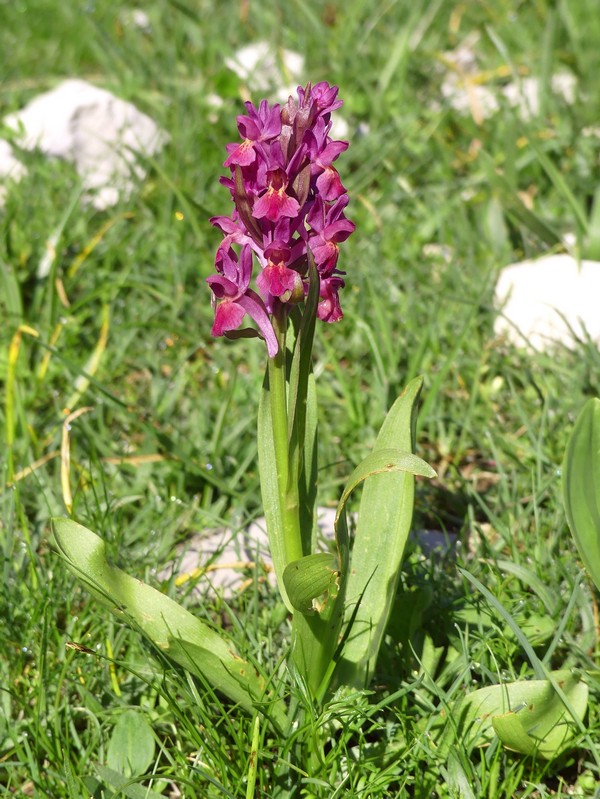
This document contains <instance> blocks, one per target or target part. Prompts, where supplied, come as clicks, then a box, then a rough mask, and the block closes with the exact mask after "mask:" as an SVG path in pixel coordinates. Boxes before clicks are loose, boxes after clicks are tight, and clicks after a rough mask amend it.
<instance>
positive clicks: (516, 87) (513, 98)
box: [502, 72, 577, 120]
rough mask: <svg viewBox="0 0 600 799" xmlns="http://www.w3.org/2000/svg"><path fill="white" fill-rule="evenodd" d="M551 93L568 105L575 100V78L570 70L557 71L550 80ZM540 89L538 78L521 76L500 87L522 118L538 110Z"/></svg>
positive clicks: (533, 115) (532, 115) (527, 117)
mask: <svg viewBox="0 0 600 799" xmlns="http://www.w3.org/2000/svg"><path fill="white" fill-rule="evenodd" d="M550 88H551V90H552V93H553V94H555V95H556V96H557V97H561V98H562V99H563V100H564V101H565V102H566V103H567V104H568V105H572V104H573V103H574V101H575V91H576V88H577V78H576V77H575V75H573V74H572V73H571V72H557V73H556V74H555V75H553V76H552V78H551V81H550ZM540 89H541V84H540V81H539V80H538V78H535V77H529V78H523V80H521V81H519V82H518V83H509V84H507V85H506V86H504V88H503V89H502V93H503V95H504V97H505V98H506V100H507V101H508V104H509V105H510V106H512V107H513V108H516V109H517V110H518V112H519V116H520V117H521V119H523V120H527V119H530V118H531V117H535V116H537V115H538V114H539V112H540Z"/></svg>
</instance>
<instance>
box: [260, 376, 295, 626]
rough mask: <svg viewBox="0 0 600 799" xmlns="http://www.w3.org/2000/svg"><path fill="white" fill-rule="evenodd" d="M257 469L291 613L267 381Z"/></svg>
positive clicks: (273, 554)
mask: <svg viewBox="0 0 600 799" xmlns="http://www.w3.org/2000/svg"><path fill="white" fill-rule="evenodd" d="M257 439H258V440H257V445H258V468H259V472H260V493H261V497H262V504H263V511H264V514H265V520H266V523H267V533H268V536H269V549H270V550H271V559H272V560H273V569H274V571H275V576H276V578H277V586H278V588H279V592H280V593H281V597H282V599H283V601H284V603H285V605H286V607H287V609H288V610H289V611H291V612H293V610H294V607H293V605H292V603H291V602H290V599H289V597H288V595H287V591H286V590H285V584H284V582H283V571H284V569H285V565H286V562H285V537H284V530H283V518H282V515H281V503H280V501H279V487H278V483H277V463H276V460H275V445H274V442H273V422H272V416H271V402H270V395H269V380H268V377H267V375H265V380H264V383H263V387H262V390H261V393H260V401H259V403H258V431H257Z"/></svg>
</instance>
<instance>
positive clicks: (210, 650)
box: [52, 519, 285, 725]
mask: <svg viewBox="0 0 600 799" xmlns="http://www.w3.org/2000/svg"><path fill="white" fill-rule="evenodd" d="M52 529H53V532H54V538H55V543H56V546H57V549H58V552H59V554H60V556H61V557H62V558H63V559H64V561H65V562H66V564H67V566H68V567H69V569H70V570H71V571H72V572H73V573H74V574H75V575H76V576H77V577H79V579H81V580H82V581H83V582H84V583H85V585H86V586H87V588H88V589H89V590H90V591H91V593H92V594H93V595H94V596H96V597H98V598H99V599H100V600H102V601H103V602H104V603H106V604H107V605H108V606H109V607H110V608H111V610H112V611H113V613H115V614H116V615H117V616H118V617H120V618H121V619H123V621H126V622H127V623H128V624H130V625H131V626H133V627H135V628H137V629H139V630H140V631H141V632H142V633H143V634H144V635H145V636H146V637H147V638H148V639H149V640H150V641H151V642H152V643H153V644H154V645H155V646H156V647H157V648H158V649H160V650H161V651H162V652H163V653H164V654H165V655H168V656H169V657H170V658H172V659H173V660H174V661H175V662H176V663H178V664H179V665H181V666H183V667H184V668H186V669H187V670H188V671H190V672H191V673H192V674H195V675H196V676H200V677H203V678H204V679H206V680H207V681H208V682H209V683H210V684H211V686H212V687H213V688H214V689H215V690H218V691H222V692H223V693H224V694H226V696H228V697H229V698H230V699H231V700H232V701H234V702H238V703H239V704H240V705H241V706H242V707H243V708H245V709H246V710H248V711H252V710H254V709H255V707H257V706H259V705H261V704H262V702H265V701H267V699H268V697H266V696H265V682H264V680H263V679H262V677H260V676H259V675H258V674H257V673H256V672H255V670H254V668H253V666H252V665H251V664H250V663H248V662H246V661H245V660H243V659H242V658H241V657H240V656H239V655H238V654H237V653H236V652H235V651H234V649H233V647H232V645H231V643H230V642H229V641H227V640H226V639H225V637H223V636H221V635H220V634H219V633H217V632H215V631H214V630H212V629H211V628H210V627H208V626H207V625H206V624H203V623H202V622H201V621H200V620H199V619H197V618H196V617H195V616H194V615H192V614H191V613H190V612H189V611H187V610H186V609H185V608H183V607H181V605H178V604H177V602H175V601H173V600H172V599H170V598H169V597H167V596H165V595H164V594H161V593H160V591H157V590H156V589H154V588H152V587H151V586H149V585H146V583H143V582H141V580H136V579H135V578H134V577H130V576H129V575H128V574H126V573H125V572H124V571H123V570H122V569H119V568H117V567H115V566H111V565H109V563H108V562H107V560H106V554H105V550H106V547H105V544H104V541H103V540H102V539H101V538H99V537H98V536H97V535H96V534H95V533H92V532H91V531H90V530H88V529H87V528H86V527H83V526H82V525H80V524H77V523H76V522H74V521H72V520H71V519H53V520H52ZM269 711H270V718H271V720H272V721H273V722H274V723H275V724H278V725H281V724H282V723H283V722H284V713H285V711H284V707H283V703H282V702H277V701H276V702H274V703H273V704H272V705H270V708H269Z"/></svg>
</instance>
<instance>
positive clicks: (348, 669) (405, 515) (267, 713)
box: [53, 82, 600, 796]
mask: <svg viewBox="0 0 600 799" xmlns="http://www.w3.org/2000/svg"><path fill="white" fill-rule="evenodd" d="M340 106H341V101H340V100H339V99H338V89H337V87H335V86H330V85H329V84H327V83H324V82H323V83H318V84H316V85H314V86H311V85H310V84H308V85H307V86H305V87H299V88H298V97H297V99H293V98H291V97H290V99H289V100H288V102H287V103H286V104H285V105H283V106H279V105H277V104H275V105H270V104H269V103H268V102H267V101H266V100H263V101H262V102H261V103H260V104H259V106H258V108H256V107H255V106H254V105H253V104H252V103H250V102H248V103H246V112H247V113H246V114H244V115H243V116H239V117H238V120H237V123H238V130H239V133H240V136H241V142H237V143H234V144H229V145H227V159H226V160H225V162H224V166H225V167H226V168H228V169H229V170H230V176H229V177H224V178H222V179H221V182H222V183H223V185H224V186H225V187H226V188H227V189H228V190H229V192H230V194H231V199H232V201H233V206H234V207H233V210H232V212H231V215H230V216H216V217H213V219H212V220H211V222H212V224H213V225H214V226H215V227H217V228H219V229H220V230H221V232H222V233H223V240H222V241H221V244H220V245H219V247H218V249H217V252H216V257H215V268H216V274H214V275H212V276H211V277H209V278H208V279H207V282H208V285H209V287H210V290H211V292H212V298H213V306H214V310H215V315H214V323H213V326H212V331H211V332H212V334H213V335H214V336H217V337H218V336H225V337H227V338H230V339H239V338H257V339H259V341H261V340H262V342H264V346H265V355H266V373H265V377H264V381H263V385H262V391H261V396H260V400H259V403H258V456H259V472H260V482H261V492H262V500H263V505H264V512H265V518H266V522H267V533H268V538H269V544H270V549H271V555H272V559H273V565H274V571H275V575H276V580H277V587H278V590H279V592H280V594H281V597H282V600H283V602H284V603H285V606H286V607H287V610H288V611H289V614H290V615H291V620H292V625H291V631H292V635H291V646H290V658H289V665H290V672H291V674H292V675H293V678H294V681H295V684H296V685H301V686H302V687H303V691H304V695H305V696H306V697H308V699H309V700H310V703H311V704H314V703H316V704H317V705H319V704H321V703H323V702H324V701H325V700H326V699H327V697H328V696H329V695H331V693H332V691H333V690H334V689H336V688H341V689H344V688H346V689H348V688H350V689H354V688H358V689H361V688H364V687H365V686H367V685H368V682H369V679H370V678H371V676H372V675H373V672H374V669H375V665H376V661H377V656H378V653H379V650H380V647H381V644H382V641H383V637H384V633H385V630H386V626H387V622H388V619H389V615H390V611H391V607H392V603H393V601H394V598H395V594H396V591H397V587H398V580H399V575H400V569H401V565H402V558H403V553H404V549H405V545H406V541H407V538H408V533H409V530H410V525H411V520H412V513H413V503H414V483H415V475H421V476H424V477H433V476H434V475H435V473H434V471H433V469H432V468H431V467H430V466H429V465H428V464H427V463H425V462H424V461H423V460H421V459H420V458H418V457H417V456H416V455H415V454H414V445H415V440H414V439H415V426H416V425H415V422H416V407H417V403H418V399H419V394H420V391H421V385H422V380H421V379H420V378H417V379H415V380H413V381H412V382H411V383H410V384H409V385H408V386H407V388H406V389H405V391H404V392H403V393H402V394H401V396H400V397H398V399H397V400H396V402H395V403H394V404H393V406H392V407H391V409H390V411H389V413H388V415H387V417H386V419H385V421H384V423H383V426H382V428H381V430H380V432H379V434H378V436H377V439H376V441H375V444H374V446H373V449H372V451H371V452H370V454H368V455H367V456H366V457H365V459H364V460H363V461H362V462H361V463H360V464H359V465H358V466H357V467H356V468H355V469H354V470H353V471H352V472H351V474H350V475H349V477H348V479H347V483H346V485H345V487H344V489H343V491H342V493H341V496H340V498H339V501H338V506H337V512H336V516H335V525H334V526H335V542H334V545H333V546H332V547H331V548H330V549H327V548H320V547H319V542H318V540H317V534H316V532H317V524H316V507H317V498H318V497H319V491H318V485H317V474H318V470H317V462H318V452H317V445H318V435H317V392H316V385H315V376H314V373H313V369H312V364H313V338H314V333H315V327H316V322H317V320H321V321H323V322H327V323H333V322H340V321H341V320H342V310H341V306H340V297H339V293H340V291H341V289H342V288H344V285H345V280H344V278H345V272H343V271H342V270H341V269H340V268H339V266H338V259H339V255H340V245H341V244H343V242H344V241H345V240H346V239H347V238H348V237H349V236H350V235H351V234H352V233H353V232H354V228H355V226H354V224H353V223H352V222H351V221H350V220H349V219H348V218H347V217H346V215H345V211H346V208H347V205H348V194H347V192H346V190H345V188H344V186H343V184H342V182H341V179H340V176H339V174H338V172H337V169H336V167H335V166H334V163H335V162H336V161H337V159H338V157H339V156H340V155H341V154H342V153H343V152H344V151H345V150H346V149H347V147H348V144H347V142H344V141H336V140H334V139H332V138H331V131H332V113H333V112H334V111H335V110H336V109H338V108H339V107H340ZM255 267H258V271H257V275H256V279H255V282H254V287H253V286H252V278H253V272H254V269H255ZM246 319H249V320H250V322H249V323H248V324H246ZM260 346H263V345H262V344H261V345H260ZM597 410H598V409H597V407H596V406H594V408H593V410H590V411H589V412H587V415H586V416H585V417H584V421H583V422H581V423H580V424H579V427H578V431H579V432H577V435H576V436H575V437H574V439H573V442H574V443H572V444H571V446H570V450H569V453H570V454H569V456H568V460H567V461H566V466H565V472H566V474H567V478H570V477H571V475H576V476H577V475H580V474H585V473H587V472H589V473H592V472H593V470H592V469H591V468H589V462H590V459H591V458H592V457H596V455H597V450H598V447H596V448H595V449H594V448H593V447H592V448H591V449H590V446H589V445H588V443H586V442H588V439H589V440H591V438H590V435H591V434H589V429H591V427H593V424H592V422H593V421H596V420H597V417H598V413H597ZM596 427H598V429H600V426H598V425H596ZM596 427H594V431H595V432H597V431H596ZM582 430H583V432H581V431H582ZM596 437H597V436H596ZM590 453H591V454H590ZM579 482H581V481H579ZM579 482H578V481H577V480H575V479H571V480H570V482H569V479H567V482H566V488H565V492H566V493H565V497H566V504H567V511H568V513H569V514H570V517H569V518H570V522H571V525H572V527H573V528H574V530H575V531H576V538H577V540H578V543H580V544H581V546H582V552H583V553H584V560H586V563H587V565H588V568H590V565H591V572H592V574H593V575H594V576H595V578H596V577H597V574H598V570H597V563H598V546H597V544H598V541H597V538H598V525H597V523H596V522H597V517H598V514H597V513H596V514H595V516H594V514H591V512H588V510H587V509H586V508H588V507H592V504H593V503H592V504H590V503H588V504H587V505H586V506H585V508H584V510H581V507H583V503H582V501H581V497H580V496H579V494H577V490H579V489H578V488H577V487H578V485H579ZM588 482H589V481H588ZM592 482H593V481H592ZM360 484H364V485H363V490H362V496H361V500H360V504H359V510H358V515H357V520H356V523H355V525H353V530H352V531H351V532H352V535H350V531H349V525H348V520H347V518H346V503H347V500H348V498H349V496H350V494H351V492H352V491H353V490H354V489H355V488H356V487H357V486H359V485H360ZM586 485H587V484H586ZM573 486H575V488H573ZM587 488H588V489H589V490H588V491H587V494H586V497H585V499H586V500H587V499H589V497H591V496H592V494H593V491H592V489H593V488H594V486H592V485H591V484H590V486H587ZM321 499H322V498H321ZM596 504H597V503H596ZM594 507H595V506H594ZM69 510H70V506H69ZM586 513H587V514H588V515H587V516H586V515H585V514H586ZM590 514H591V515H590ZM592 516H593V517H594V518H593V519H592ZM590 519H592V521H590ZM53 529H54V536H55V543H56V546H57V549H58V551H59V553H60V555H61V556H62V557H63V558H64V560H65V561H66V563H67V565H68V567H69V568H70V569H71V570H72V571H73V572H74V573H75V574H76V575H78V576H79V577H80V578H81V579H82V580H83V582H84V583H85V584H86V586H87V587H88V588H89V590H90V591H91V592H92V593H93V594H94V595H95V596H96V597H98V598H99V599H101V600H102V601H103V602H105V603H106V604H108V605H109V606H110V607H111V608H112V610H113V611H114V612H115V613H116V614H117V615H118V616H120V617H121V618H122V619H123V620H124V621H126V622H128V623H130V624H131V625H133V626H134V627H135V628H137V629H138V630H139V631H140V632H141V633H142V634H144V635H145V636H146V637H147V638H148V639H149V640H150V641H151V642H152V643H153V644H154V645H155V647H156V648H157V649H158V650H160V651H161V652H162V653H163V654H165V655H166V656H167V658H169V659H170V660H171V661H174V662H175V663H177V664H178V665H179V666H183V667H184V668H185V669H187V670H188V671H189V672H190V673H191V674H193V675H195V676H197V677H198V678H200V679H201V681H202V682H203V684H204V685H206V684H209V685H210V686H211V687H212V688H213V689H214V690H218V691H220V692H221V693H222V694H224V695H226V696H227V697H228V698H229V699H230V700H231V701H232V702H234V703H237V704H238V705H239V706H240V707H242V708H243V709H245V710H246V711H248V712H251V713H260V714H263V716H264V717H265V718H266V719H268V722H269V723H270V724H271V725H272V727H273V729H274V730H275V731H276V732H278V733H279V734H281V735H287V734H288V733H289V732H290V731H291V730H292V729H293V725H295V724H296V723H297V720H298V713H299V712H301V711H299V706H298V703H294V702H292V703H290V704H289V705H288V704H286V701H285V699H284V696H283V693H282V690H281V683H280V682H278V681H276V680H274V679H272V678H271V675H265V674H259V673H258V672H257V670H256V669H255V668H254V666H253V664H252V663H251V662H250V661H248V660H245V659H244V658H243V657H242V656H241V655H240V654H239V652H237V651H236V650H235V648H234V647H233V645H232V643H231V641H230V640H229V639H228V638H227V637H226V635H225V633H224V631H221V630H219V629H215V628H213V627H210V626H208V625H207V624H206V623H204V622H202V621H200V620H199V619H198V618H197V617H196V616H195V615H193V614H192V613H191V612H190V611H189V610H187V609H185V608H184V607H182V606H181V605H179V604H178V603H177V602H175V601H174V600H173V599H171V598H169V597H168V596H166V595H165V594H163V593H161V592H160V591H158V590H156V589H155V588H152V587H151V586H149V585H146V584H144V583H142V582H140V581H139V580H137V579H135V578H133V577H132V576H130V575H128V574H126V573H125V572H124V571H123V570H121V569H119V568H117V567H115V566H113V565H111V564H109V563H108V562H107V559H106V555H105V544H104V542H103V541H102V539H101V538H99V537H98V536H97V535H96V534H95V533H93V532H91V531H90V530H87V529H86V528H85V527H83V526H81V525H79V524H77V522H75V521H74V520H73V519H70V518H62V519H55V520H54V521H53ZM586 557H587V559H586ZM462 574H463V576H464V577H465V579H466V580H468V581H469V582H470V583H472V585H473V586H474V587H475V588H476V589H477V590H478V591H479V592H480V593H481V594H482V595H483V596H484V597H485V598H486V600H487V601H489V602H490V603H492V604H495V605H497V604H498V603H497V602H496V600H495V598H494V597H493V596H492V595H491V594H490V593H489V591H487V589H486V588H485V586H483V585H481V584H480V583H479V582H478V581H477V580H475V578H474V577H471V576H470V575H469V574H468V573H467V572H465V571H462ZM497 609H498V610H499V611H500V612H501V613H502V614H504V615H505V616H506V619H505V620H506V623H507V625H508V626H509V627H510V629H511V631H512V632H513V633H514V635H515V636H516V637H517V639H518V640H519V642H520V643H521V644H522V646H523V649H524V651H525V652H526V653H527V655H528V657H529V658H530V660H531V664H532V667H533V669H534V672H535V675H536V679H535V680H528V681H527V680H526V681H524V680H517V681H515V682H512V683H505V682H501V683H499V684H497V685H492V686H485V687H482V688H480V689H478V690H476V691H472V692H470V693H468V694H467V695H465V696H460V697H459V699H458V700H457V702H456V703H455V707H454V710H453V716H454V717H455V719H458V720H459V721H458V722H456V723H455V724H453V725H450V726H445V727H444V729H443V732H442V734H441V736H440V741H439V744H440V748H439V752H440V757H441V756H442V753H443V752H450V750H451V747H452V740H453V736H456V735H461V736H463V735H466V734H467V733H468V732H469V730H471V729H473V730H476V735H477V737H478V739H479V740H484V741H487V742H489V741H491V740H492V738H493V736H497V737H499V738H500V740H502V742H503V743H504V744H505V745H506V746H508V747H509V748H511V749H514V750H516V751H520V752H522V753H524V754H535V755H539V756H542V757H552V756H555V755H556V754H557V753H560V752H561V751H564V749H565V748H566V747H568V745H569V743H570V742H571V741H572V740H573V738H574V736H575V734H576V733H577V731H579V732H583V727H582V718H583V716H584V714H585V710H586V706H587V701H588V689H587V686H586V684H585V682H584V681H582V680H580V679H579V677H578V676H577V675H574V674H572V673H571V672H569V671H568V670H563V671H560V670H559V671H554V672H549V671H548V669H547V668H546V667H545V665H544V663H542V661H540V659H539V658H538V657H537V655H536V654H535V652H534V651H533V649H532V647H531V646H530V645H529V643H528V641H527V639H526V637H525V635H524V634H523V632H522V631H521V630H520V629H519V627H518V625H516V623H515V621H514V619H512V617H511V616H510V615H509V614H507V613H506V612H505V611H504V609H502V608H497ZM439 658H440V653H439V651H438V650H436V649H435V647H434V646H433V642H432V641H431V640H429V643H428V644H427V646H424V650H423V661H422V664H421V668H422V669H423V674H422V677H423V686H424V688H423V690H426V687H427V685H428V684H429V682H430V679H431V678H430V676H429V675H432V674H433V673H434V672H435V670H436V668H437V667H438V666H439ZM448 662H449V664H450V669H451V662H452V659H451V658H449V659H448ZM449 673H450V672H449ZM440 679H442V678H441V677H440ZM452 679H454V678H452ZM440 718H441V717H440ZM247 795H248V796H251V795H253V794H252V788H251V787H250V782H249V788H248V794H247Z"/></svg>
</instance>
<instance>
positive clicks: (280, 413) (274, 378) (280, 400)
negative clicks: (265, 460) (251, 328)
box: [268, 312, 304, 566]
mask: <svg viewBox="0 0 600 799" xmlns="http://www.w3.org/2000/svg"><path fill="white" fill-rule="evenodd" d="M284 313H285V312H282V313H281V314H279V315H274V316H273V327H274V329H275V335H276V336H277V342H278V344H279V351H278V353H277V355H276V356H275V357H274V358H270V359H269V366H268V369H269V400H270V404H271V422H272V425H273V446H274V449H275V463H276V466H277V490H278V494H279V506H280V510H281V525H282V529H283V540H284V553H285V565H286V566H287V564H288V563H291V562H292V561H293V560H298V559H299V558H301V557H302V555H303V554H304V553H303V552H302V538H301V535H300V518H299V506H300V503H299V499H298V485H297V484H295V485H294V484H293V483H292V484H289V482H288V474H289V469H290V465H289V444H288V413H287V390H286V350H285V330H286V324H287V317H286V316H285V315H284Z"/></svg>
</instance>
